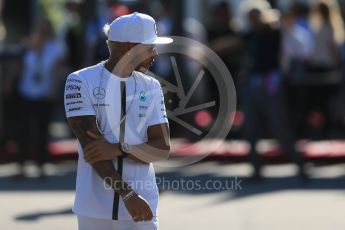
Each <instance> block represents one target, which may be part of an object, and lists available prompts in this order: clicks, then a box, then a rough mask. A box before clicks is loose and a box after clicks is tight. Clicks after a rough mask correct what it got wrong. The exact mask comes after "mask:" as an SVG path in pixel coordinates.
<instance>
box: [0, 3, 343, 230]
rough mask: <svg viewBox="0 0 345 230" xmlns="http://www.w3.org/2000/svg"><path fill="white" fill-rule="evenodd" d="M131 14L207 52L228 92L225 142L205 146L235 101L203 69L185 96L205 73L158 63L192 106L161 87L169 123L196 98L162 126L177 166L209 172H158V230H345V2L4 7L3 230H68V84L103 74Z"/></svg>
mask: <svg viewBox="0 0 345 230" xmlns="http://www.w3.org/2000/svg"><path fill="white" fill-rule="evenodd" d="M135 11H137V12H143V13H147V14H149V15H151V16H153V17H154V18H155V19H156V21H157V27H158V34H159V35H161V36H182V37H188V38H191V39H194V40H196V41H199V42H201V43H202V44H204V45H206V46H207V47H209V48H210V49H211V50H212V51H213V52H215V53H216V54H217V55H218V56H219V57H220V58H221V60H222V61H223V62H224V64H225V65H226V67H227V68H228V70H229V71H230V73H231V76H232V81H233V83H234V86H235V89H234V90H235V91H236V92H235V93H236V108H232V109H231V111H229V112H228V114H227V117H226V118H225V119H224V118H222V120H221V122H223V123H224V126H230V125H231V126H232V128H231V130H230V132H229V133H228V134H227V135H226V136H225V137H224V139H212V140H207V142H205V137H209V136H207V134H208V133H209V132H210V131H211V130H212V127H213V126H214V125H215V123H216V121H217V118H218V116H219V114H220V111H221V110H222V108H221V107H220V106H219V104H220V103H219V102H220V101H221V100H234V98H224V97H223V98H222V94H221V92H219V91H218V89H217V83H216V82H217V79H219V78H220V77H221V76H218V75H212V73H210V72H209V71H208V70H207V69H205V70H204V71H205V75H204V76H203V78H202V80H200V82H199V83H198V85H197V89H193V90H192V91H190V90H191V88H193V87H194V83H195V82H196V79H197V75H198V74H199V73H200V71H201V70H202V69H204V67H203V66H202V65H201V64H200V62H197V61H195V60H191V59H190V58H189V57H188V56H186V55H179V54H162V55H161V56H160V57H159V58H158V59H157V60H156V61H155V64H154V66H153V67H152V69H151V71H152V72H153V73H154V74H156V75H158V76H160V77H161V78H162V79H164V80H165V82H169V83H171V84H172V85H176V86H177V87H182V89H183V91H185V92H186V93H185V94H184V95H181V94H179V93H178V92H176V91H174V90H172V91H171V90H169V89H168V88H169V87H166V86H167V85H168V84H166V83H165V84H164V82H163V85H162V86H163V89H164V93H165V103H166V107H167V109H168V111H170V112H172V113H173V112H174V111H175V112H176V111H177V110H176V109H178V108H180V107H181V100H182V101H183V97H186V95H187V94H188V93H187V92H192V95H191V98H190V100H189V101H188V103H187V104H185V105H184V106H183V108H184V109H185V108H187V110H186V112H185V113H179V114H178V115H176V116H175V115H174V116H170V117H169V120H170V128H171V135H172V153H171V158H172V159H175V158H179V159H181V158H182V159H183V158H187V157H195V156H197V157H202V158H203V160H202V161H199V162H198V163H195V164H193V165H189V166H184V167H174V166H173V164H169V166H167V165H165V167H164V164H158V165H157V166H156V170H157V180H158V186H159V187H160V189H161V202H160V210H161V211H160V215H161V217H160V219H161V221H160V222H161V228H162V229H166V230H169V229H177V228H180V229H184V228H186V227H185V226H186V225H187V226H189V227H188V228H190V229H196V230H202V229H209V228H210V227H213V228H215V229H344V227H345V220H344V218H343V216H342V215H341V213H342V209H340V208H341V207H343V205H344V204H345V202H344V201H345V193H344V189H345V168H344V166H345V164H344V163H345V161H344V160H345V81H344V77H345V72H344V71H345V69H344V67H345V45H344V39H345V36H344V35H345V27H344V16H345V1H343V0H322V1H321V0H227V1H223V0H219V1H218V0H188V1H187V0H185V1H182V0H175V1H167V0H142V1H139V0H126V1H116V0H26V1H21V0H0V202H1V204H2V205H1V209H0V213H1V214H2V217H3V218H2V219H3V220H2V222H1V223H0V227H1V229H24V228H25V229H46V228H47V227H49V228H51V229H55V228H56V229H61V228H66V229H76V221H75V219H74V216H73V214H72V212H71V206H72V204H73V196H74V188H75V184H74V183H75V175H76V160H77V151H76V140H75V139H74V137H73V134H72V133H71V131H70V129H69V127H68V124H67V121H66V118H65V111H64V105H63V92H64V84H65V79H66V77H67V76H68V74H69V73H71V72H73V71H76V70H79V69H82V68H85V67H87V66H91V65H94V64H97V63H99V62H100V61H102V60H106V59H107V57H108V50H107V46H106V43H105V41H106V37H105V35H104V33H103V26H104V25H105V24H106V23H110V22H111V21H112V20H114V19H116V18H117V17H119V16H121V15H124V14H129V13H132V12H135ZM200 58H201V59H207V57H200ZM176 66H177V67H176ZM176 70H178V71H179V74H178V75H180V76H181V82H182V85H180V83H179V79H178V78H177V74H176ZM170 89H171V87H170ZM210 101H214V102H215V103H214V104H212V106H204V105H205V104H206V105H207V103H208V102H210ZM182 104H183V103H182ZM200 105H201V106H200ZM188 108H189V109H188ZM173 114H174V113H173ZM175 114H176V113H175ZM218 121H219V119H218ZM186 124H187V125H186ZM196 130H197V131H196ZM211 136H212V135H211ZM264 165H265V167H263V166H264ZM181 179H183V180H186V181H188V182H190V184H191V185H193V186H190V187H189V188H188V186H187V188H186V187H184V186H182V182H181ZM173 182H177V184H178V185H179V186H175V187H174V186H171V185H172V184H173ZM198 183H201V184H202V185H201V187H199V186H196V184H198ZM208 183H211V184H212V185H213V186H206V185H207V184H208ZM229 183H230V184H231V185H233V186H230V187H229V186H227V185H229ZM236 183H237V184H240V185H241V186H235V184H236Z"/></svg>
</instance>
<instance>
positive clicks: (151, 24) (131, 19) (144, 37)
mask: <svg viewBox="0 0 345 230" xmlns="http://www.w3.org/2000/svg"><path fill="white" fill-rule="evenodd" d="M108 40H109V41H115V42H130V43H140V44H146V45H156V44H157V45H158V44H169V43H172V42H173V39H172V38H168V37H158V36H157V25H156V21H155V20H154V19H153V18H152V17H151V16H149V15H147V14H142V13H138V12H134V13H132V14H128V15H124V16H121V17H118V18H117V19H115V20H114V21H113V22H112V23H111V24H110V25H109V30H108Z"/></svg>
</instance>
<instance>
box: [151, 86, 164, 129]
mask: <svg viewBox="0 0 345 230" xmlns="http://www.w3.org/2000/svg"><path fill="white" fill-rule="evenodd" d="M154 85H155V86H154V88H153V90H152V96H153V100H152V103H153V105H152V110H151V111H150V117H149V121H148V126H152V125H157V124H163V123H168V117H167V112H166V109H165V104H164V95H163V91H162V87H161V85H160V83H159V82H158V81H157V82H155V84H154Z"/></svg>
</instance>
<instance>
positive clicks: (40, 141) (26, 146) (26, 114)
mask: <svg viewBox="0 0 345 230" xmlns="http://www.w3.org/2000/svg"><path fill="white" fill-rule="evenodd" d="M26 45H27V49H26V51H25V53H24V55H23V59H22V61H21V68H19V69H20V71H21V74H20V79H19V83H18V88H17V90H18V95H19V97H20V103H19V105H20V108H19V111H20V115H19V116H20V118H19V122H20V129H19V130H18V133H19V143H18V144H19V163H20V166H21V171H20V176H24V173H25V172H24V168H23V165H24V163H25V161H26V160H28V155H29V153H30V151H31V147H33V146H34V147H35V150H36V153H37V163H38V166H39V169H40V175H41V176H44V171H43V167H42V166H43V164H44V163H45V162H46V161H47V157H48V141H49V133H48V126H49V121H50V118H51V115H52V111H53V108H54V101H55V99H56V93H57V92H56V91H57V88H58V87H57V86H58V83H59V77H61V70H62V69H63V68H62V65H63V59H64V48H63V46H61V43H59V42H58V41H57V40H55V38H54V32H53V28H52V26H51V24H50V22H49V21H47V20H41V21H39V22H38V24H37V26H36V28H35V29H34V32H33V33H32V34H31V36H30V38H29V39H28V40H27V44H26ZM32 144H34V145H32Z"/></svg>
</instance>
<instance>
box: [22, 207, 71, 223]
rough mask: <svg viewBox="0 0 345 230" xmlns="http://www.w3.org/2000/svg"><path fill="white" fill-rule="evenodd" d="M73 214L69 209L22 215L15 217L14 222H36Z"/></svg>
mask: <svg viewBox="0 0 345 230" xmlns="http://www.w3.org/2000/svg"><path fill="white" fill-rule="evenodd" d="M71 214H73V212H72V210H71V208H66V209H62V210H57V211H40V212H35V213H30V214H22V215H18V216H16V217H15V220H16V221H37V220H39V219H40V218H44V217H51V216H61V215H71Z"/></svg>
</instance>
